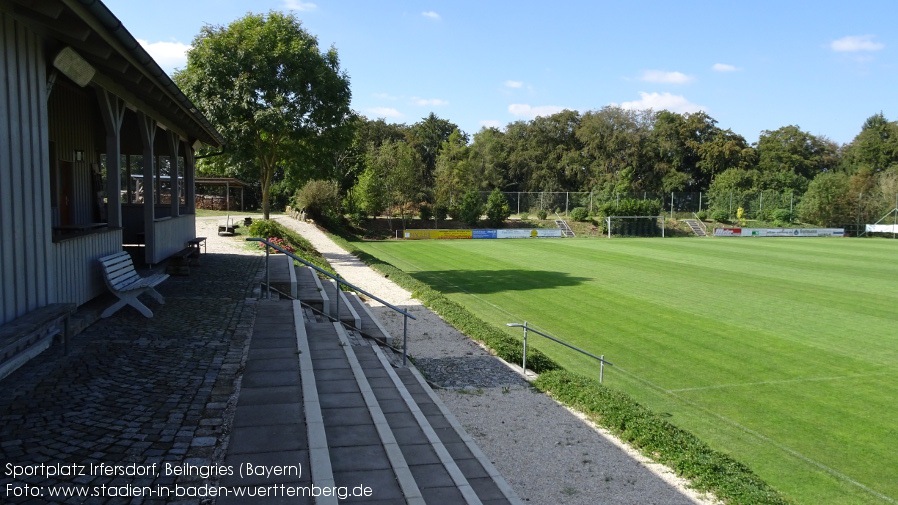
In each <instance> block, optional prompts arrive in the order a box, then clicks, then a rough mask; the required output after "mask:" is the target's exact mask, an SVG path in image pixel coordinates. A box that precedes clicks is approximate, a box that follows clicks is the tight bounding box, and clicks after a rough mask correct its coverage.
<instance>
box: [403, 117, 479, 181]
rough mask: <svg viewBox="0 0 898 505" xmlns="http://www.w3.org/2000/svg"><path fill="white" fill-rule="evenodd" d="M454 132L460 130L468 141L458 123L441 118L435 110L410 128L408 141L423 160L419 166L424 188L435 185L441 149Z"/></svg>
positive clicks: (466, 140) (465, 140) (461, 134)
mask: <svg viewBox="0 0 898 505" xmlns="http://www.w3.org/2000/svg"><path fill="white" fill-rule="evenodd" d="M453 132H459V135H460V136H461V139H462V140H463V142H464V144H467V143H468V136H467V135H465V134H464V133H461V130H459V129H458V125H456V124H455V123H452V122H450V121H448V120H446V119H440V118H439V117H437V115H436V114H434V113H433V112H431V113H430V114H429V115H428V116H427V117H426V118H423V119H421V121H419V122H417V123H415V124H414V125H412V126H411V128H409V129H408V143H409V145H411V146H412V147H413V148H414V149H415V150H416V151H417V152H418V157H419V158H420V159H421V162H422V163H421V165H420V167H419V168H420V172H419V178H420V181H421V184H422V187H423V188H432V187H433V182H434V170H436V165H437V158H438V157H439V155H440V149H441V148H442V147H443V143H444V142H446V141H448V140H449V137H450V136H451V135H452V133H453Z"/></svg>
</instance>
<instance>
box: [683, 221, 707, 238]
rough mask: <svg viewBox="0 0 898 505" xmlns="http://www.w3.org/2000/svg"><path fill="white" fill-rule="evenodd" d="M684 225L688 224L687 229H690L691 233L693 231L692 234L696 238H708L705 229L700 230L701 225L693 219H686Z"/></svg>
mask: <svg viewBox="0 0 898 505" xmlns="http://www.w3.org/2000/svg"><path fill="white" fill-rule="evenodd" d="M686 224H688V225H689V227H690V228H692V231H693V233H695V236H696V237H707V236H708V234H707V233H705V229H704V228H702V225H701V224H699V222H698V221H696V220H695V219H687V220H686Z"/></svg>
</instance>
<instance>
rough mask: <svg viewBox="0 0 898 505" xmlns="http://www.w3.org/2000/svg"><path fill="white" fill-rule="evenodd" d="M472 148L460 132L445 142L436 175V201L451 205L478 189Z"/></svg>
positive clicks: (438, 158)
mask: <svg viewBox="0 0 898 505" xmlns="http://www.w3.org/2000/svg"><path fill="white" fill-rule="evenodd" d="M469 158H470V148H469V147H468V146H467V144H466V143H465V139H464V137H463V135H462V134H461V132H460V131H458V130H455V131H454V132H452V134H451V135H449V139H448V140H446V141H445V142H443V147H442V148H441V149H440V154H439V156H438V157H437V163H436V170H435V173H434V176H435V182H434V195H433V196H434V201H435V202H437V203H441V204H443V205H449V204H450V203H451V202H452V200H453V198H454V197H455V196H456V195H461V194H464V193H465V192H466V191H469V190H476V189H478V185H479V182H478V175H479V174H477V172H476V170H475V166H474V164H473V163H471V160H470V159H469Z"/></svg>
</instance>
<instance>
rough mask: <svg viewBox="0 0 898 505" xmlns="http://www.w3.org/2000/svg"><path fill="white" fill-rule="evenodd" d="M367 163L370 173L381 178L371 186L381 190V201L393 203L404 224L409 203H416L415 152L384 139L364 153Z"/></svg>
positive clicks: (402, 144) (418, 188) (416, 159)
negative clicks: (374, 147) (371, 149)
mask: <svg viewBox="0 0 898 505" xmlns="http://www.w3.org/2000/svg"><path fill="white" fill-rule="evenodd" d="M367 165H368V170H370V174H371V177H378V178H380V179H381V181H380V182H378V183H377V184H376V185H372V187H373V188H376V189H379V190H381V191H383V200H382V201H384V202H386V203H387V204H389V205H392V206H393V208H394V209H395V210H396V212H397V213H398V214H399V216H400V217H401V218H402V223H403V225H405V221H406V219H407V218H408V217H409V214H408V211H409V204H412V203H417V201H418V192H419V190H420V185H419V182H418V178H417V171H418V167H420V166H421V159H420V158H418V153H417V152H415V150H414V149H413V148H412V147H411V146H409V145H408V144H407V143H405V142H392V141H386V142H384V143H383V144H381V146H380V147H379V148H377V149H375V150H373V151H370V152H369V153H368V160H367ZM366 173H367V172H366Z"/></svg>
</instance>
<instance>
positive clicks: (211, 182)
mask: <svg viewBox="0 0 898 505" xmlns="http://www.w3.org/2000/svg"><path fill="white" fill-rule="evenodd" d="M193 182H194V184H197V185H199V184H203V185H207V186H234V187H240V188H248V187H249V184H247V183H245V182H243V181H241V180H240V179H235V178H234V177H197V178H195V179H194V180H193Z"/></svg>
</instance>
